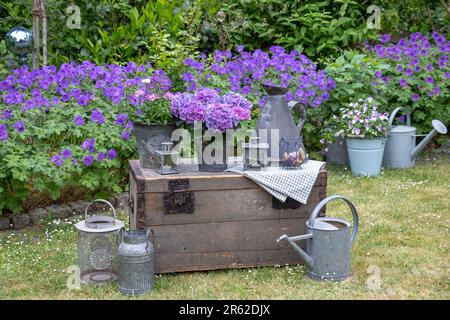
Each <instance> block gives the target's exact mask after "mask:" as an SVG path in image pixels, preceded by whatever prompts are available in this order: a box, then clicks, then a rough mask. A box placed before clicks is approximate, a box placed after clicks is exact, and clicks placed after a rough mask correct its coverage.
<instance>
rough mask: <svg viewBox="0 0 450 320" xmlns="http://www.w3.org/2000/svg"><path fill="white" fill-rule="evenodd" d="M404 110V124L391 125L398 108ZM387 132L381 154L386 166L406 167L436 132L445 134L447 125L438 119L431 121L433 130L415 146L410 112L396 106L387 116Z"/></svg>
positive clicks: (413, 162)
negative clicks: (382, 153)
mask: <svg viewBox="0 0 450 320" xmlns="http://www.w3.org/2000/svg"><path fill="white" fill-rule="evenodd" d="M402 109H403V110H405V111H406V125H397V126H393V125H392V123H393V122H394V119H395V116H396V115H397V112H399V111H400V110H402ZM388 124H389V133H388V137H387V139H386V146H385V149H384V155H383V166H384V167H386V168H408V167H412V166H414V164H415V163H416V158H417V155H418V154H419V152H420V151H422V150H423V148H425V146H426V145H427V144H428V142H430V141H431V139H433V137H434V136H435V135H436V133H440V134H446V133H447V127H446V126H445V125H444V124H443V123H442V122H441V121H439V120H436V119H435V120H433V121H431V124H432V126H433V130H431V132H430V133H428V134H427V135H425V138H423V140H422V141H421V142H420V143H419V144H418V145H417V146H416V137H417V136H418V135H417V134H416V128H415V127H413V126H411V113H410V112H409V111H407V110H406V109H405V108H403V107H399V108H396V109H395V110H394V111H393V112H392V113H391V115H390V117H389V122H388Z"/></svg>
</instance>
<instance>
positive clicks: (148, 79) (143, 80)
mask: <svg viewBox="0 0 450 320" xmlns="http://www.w3.org/2000/svg"><path fill="white" fill-rule="evenodd" d="M142 83H150V78H145V79H142Z"/></svg>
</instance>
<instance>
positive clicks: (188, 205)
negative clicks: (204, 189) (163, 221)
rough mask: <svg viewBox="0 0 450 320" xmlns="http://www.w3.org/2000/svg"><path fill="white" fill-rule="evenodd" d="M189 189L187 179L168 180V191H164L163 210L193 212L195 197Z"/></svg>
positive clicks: (170, 212)
mask: <svg viewBox="0 0 450 320" xmlns="http://www.w3.org/2000/svg"><path fill="white" fill-rule="evenodd" d="M187 189H189V180H188V179H175V180H170V181H169V192H164V212H165V213H166V214H173V213H194V204H195V197H194V193H193V192H192V191H187Z"/></svg>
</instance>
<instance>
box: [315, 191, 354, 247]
mask: <svg viewBox="0 0 450 320" xmlns="http://www.w3.org/2000/svg"><path fill="white" fill-rule="evenodd" d="M335 199H341V200H344V201H345V202H346V203H347V204H348V206H349V207H350V210H351V211H352V215H353V231H352V236H351V238H350V245H352V244H353V241H355V239H356V235H357V234H358V225H359V217H358V212H357V211H356V207H355V205H354V204H353V203H352V202H351V201H350V200H348V199H347V198H345V197H343V196H340V195H334V196H330V197H328V198H325V199H323V200H322V201H320V202H319V203H318V204H317V205H316V206H315V208H314V210H313V212H312V213H311V216H310V218H309V225H310V226H314V222H315V221H316V218H317V216H318V215H319V212H320V209H322V207H323V206H324V205H325V204H327V203H328V202H330V201H332V200H335Z"/></svg>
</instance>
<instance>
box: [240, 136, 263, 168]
mask: <svg viewBox="0 0 450 320" xmlns="http://www.w3.org/2000/svg"><path fill="white" fill-rule="evenodd" d="M242 147H243V148H244V170H259V169H261V168H263V167H265V166H267V165H268V152H269V144H268V143H261V142H259V137H251V138H250V142H249V143H243V144H242Z"/></svg>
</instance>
